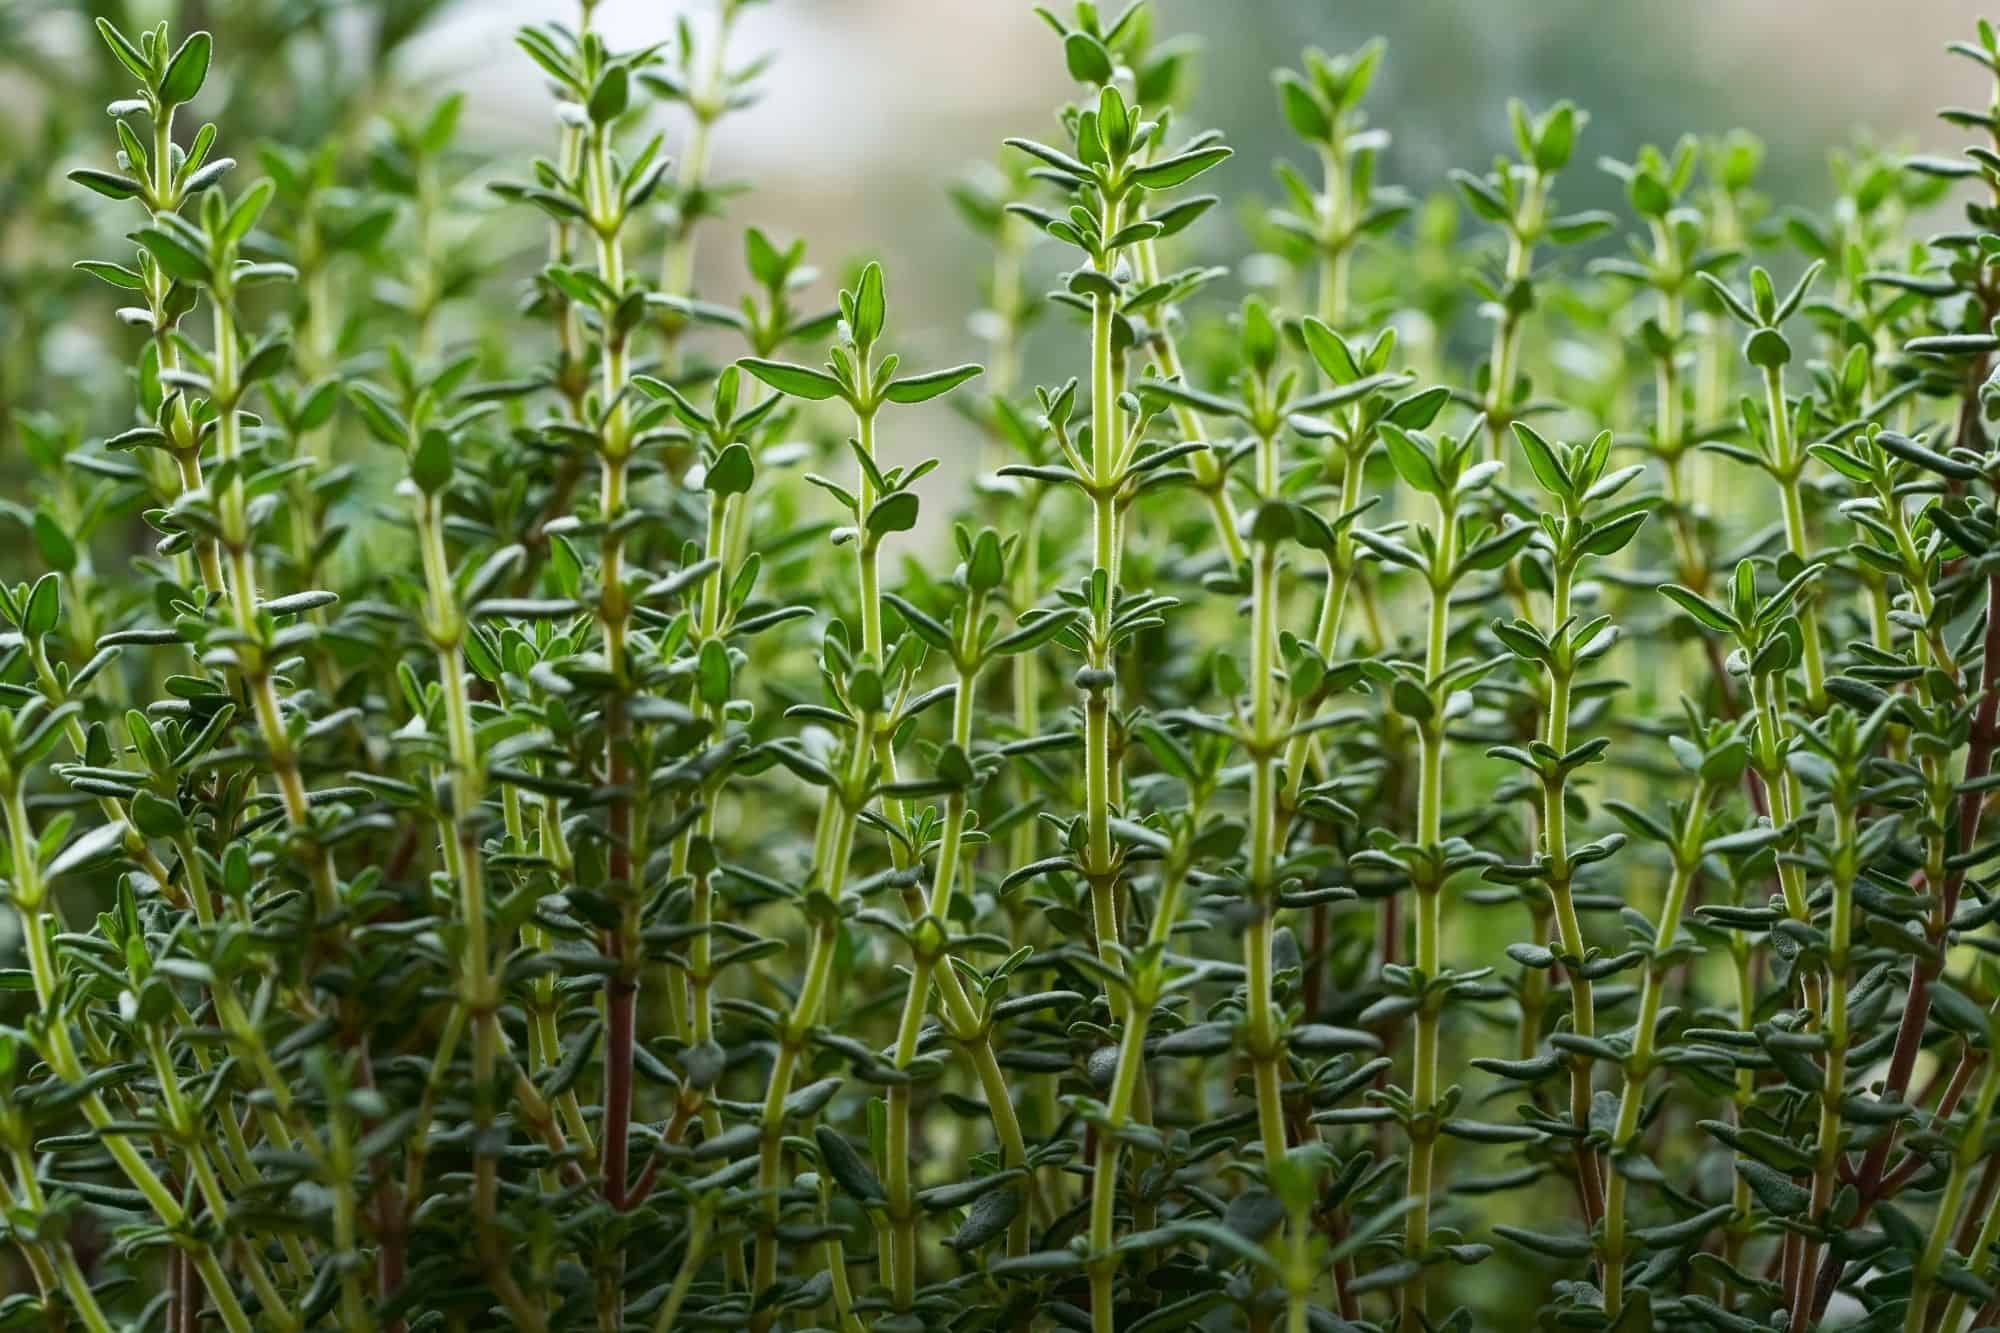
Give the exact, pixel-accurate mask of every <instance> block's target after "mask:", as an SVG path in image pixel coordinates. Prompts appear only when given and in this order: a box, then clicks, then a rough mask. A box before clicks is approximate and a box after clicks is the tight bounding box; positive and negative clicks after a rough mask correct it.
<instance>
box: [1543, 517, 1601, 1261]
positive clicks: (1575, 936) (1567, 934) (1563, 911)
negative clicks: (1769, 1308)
mask: <svg viewBox="0 0 2000 1333" xmlns="http://www.w3.org/2000/svg"><path fill="white" fill-rule="evenodd" d="M1571 518H1572V520H1573V518H1574V516H1573V515H1572V516H1571ZM1554 573H1555V582H1554V589H1553V593H1552V598H1551V610H1550V613H1549V621H1550V636H1551V638H1552V639H1555V640H1557V641H1559V643H1560V644H1562V645H1564V646H1561V647H1559V648H1558V650H1557V658H1556V660H1557V665H1556V666H1555V667H1554V668H1553V669H1552V670H1551V672H1550V677H1549V717H1548V731H1547V735H1546V737H1545V739H1546V740H1547V742H1548V746H1549V748H1550V749H1551V750H1554V751H1555V752H1556V754H1558V755H1562V754H1565V753H1567V752H1568V750H1569V713H1570V685H1571V679H1572V673H1573V672H1574V670H1575V663H1574V662H1572V661H1571V660H1570V650H1569V648H1568V647H1567V644H1568V634H1569V631H1568V628H1567V625H1568V622H1569V618H1570V596H1571V589H1572V587H1573V585H1574V583H1575V580H1576V566H1575V564H1574V563H1572V562H1570V561H1568V560H1561V559H1559V560H1557V561H1556V562H1555V567H1554ZM1566 787H1567V782H1566V779H1565V777H1564V776H1563V775H1562V774H1561V773H1560V772H1558V773H1557V774H1556V775H1555V776H1552V777H1551V778H1550V779H1549V780H1548V781H1547V783H1546V785H1545V786H1544V788H1543V800H1542V840H1543V851H1544V853H1545V854H1546V855H1547V857H1548V858H1549V871H1548V885H1549V898H1550V901H1551V902H1552V903H1553V904H1554V906H1555V921H1556V933H1557V938H1558V939H1559V940H1560V942H1561V944H1562V948H1563V953H1564V954H1565V955H1567V956H1568V957H1570V958H1573V959H1576V960H1578V961H1579V962H1581V960H1582V959H1583V956H1584V940H1583V925H1582V923H1581V922H1580V921H1579V920H1578V918H1577V915H1576V899H1575V893H1574V886H1573V885H1572V884H1571V868H1570V861H1569V808H1568V804H1567V793H1566ZM1565 971H1566V972H1567V973H1568V979H1569V991H1570V1027H1571V1030H1573V1031H1574V1032H1575V1033H1576V1034H1577V1035H1578V1036H1582V1037H1590V1036H1595V1035H1596V1032H1597V1015H1596V1001H1595V998H1594V997H1593V994H1592V988H1591V984H1590V978H1589V977H1587V976H1585V975H1584V974H1583V971H1582V969H1581V968H1580V967H1567V968H1565ZM1591 1067H1592V1061H1591V1059H1590V1057H1589V1056H1586V1055H1582V1054H1579V1053H1575V1052H1572V1053H1571V1054H1570V1056H1569V1113H1570V1119H1571V1120H1572V1121H1573V1122H1574V1123H1575V1125H1576V1127H1577V1129H1578V1130H1588V1129H1589V1127H1590V1098H1591ZM1576 1166H1577V1176H1578V1180H1579V1183H1580V1184H1581V1186H1582V1190H1583V1200H1584V1213H1585V1216H1586V1217H1587V1218H1588V1219H1589V1220H1591V1221H1593V1222H1594V1221H1595V1220H1596V1219H1597V1218H1598V1217H1599V1216H1601V1215H1602V1212H1603V1209H1604V1181H1603V1178H1602V1175H1601V1173H1600V1171H1599V1169H1598V1162H1597V1156H1596V1154H1595V1153H1593V1152H1592V1151H1591V1150H1590V1149H1589V1148H1588V1147H1586V1146H1584V1145H1583V1144H1582V1142H1581V1141H1579V1142H1578V1145H1577V1149H1576Z"/></svg>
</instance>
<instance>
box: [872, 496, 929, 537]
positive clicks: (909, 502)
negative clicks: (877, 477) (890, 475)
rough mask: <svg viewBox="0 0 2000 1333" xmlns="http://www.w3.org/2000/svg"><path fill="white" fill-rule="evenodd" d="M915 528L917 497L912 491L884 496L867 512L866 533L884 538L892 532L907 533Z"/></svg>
mask: <svg viewBox="0 0 2000 1333" xmlns="http://www.w3.org/2000/svg"><path fill="white" fill-rule="evenodd" d="M916 526H917V496H916V492H914V491H897V492H896V493H895V494H894V495H885V496H883V497H882V498H881V499H880V500H878V501H876V502H875V507H874V508H873V509H871V510H869V511H868V532H869V535H871V536H874V537H886V536H887V535H888V534H890V533H892V532H908V531H909V530H910V529H911V528H914V527H916Z"/></svg>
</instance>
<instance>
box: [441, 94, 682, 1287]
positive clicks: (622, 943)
mask: <svg viewBox="0 0 2000 1333" xmlns="http://www.w3.org/2000/svg"><path fill="white" fill-rule="evenodd" d="M584 171H585V181H586V185H587V188H588V194H589V199H590V226H591V228H592V230H594V231H595V232H596V236H597V269H598V276H599V277H600V278H601V279H603V281H604V284H605V286H606V287H607V288H609V289H610V291H611V292H612V294H613V300H614V301H615V300H616V299H618V298H622V297H623V296H624V294H625V247H624V241H623V239H622V238H621V235H620V229H621V227H622V224H623V221H624V219H623V217H622V216H621V214H620V211H619V210H620V208H621V204H620V203H619V201H618V199H617V188H616V184H615V180H614V176H613V166H612V160H611V127H610V126H609V125H595V126H593V127H592V128H591V130H590V131H589V136H588V142H587V145H586V149H585V161H584ZM602 325H603V347H602V349H601V352H600V358H599V370H600V374H601V376H602V384H601V385H600V392H601V394H602V396H603V413H604V417H603V422H602V425H601V428H600V433H599V435H600V437H599V441H598V450H599V464H600V467H599V495H598V510H599V515H598V517H599V521H600V522H601V523H602V524H603V525H604V535H603V538H602V540H601V542H600V545H599V554H598V569H599V573H598V581H599V584H600V588H601V591H600V593H599V600H598V607H597V613H598V622H599V625H600V626H601V628H602V630H603V635H604V658H605V667H606V670H607V671H608V672H609V674H610V676H611V679H612V685H611V693H610V694H609V695H608V696H607V697H606V699H605V702H604V761H605V762H604V767H605V775H606V778H607V781H608V783H609V785H610V788H611V791H612V796H611V800H610V804H609V806H608V809H607V814H606V825H607V834H608V839H609V843H610V849H609V857H608V864H607V867H606V875H607V878H608V880H609V886H610V888H611V891H612V894H613V896H614V897H616V898H617V900H618V906H619V922H618V924H617V925H616V926H615V927H613V928H611V929H610V930H607V931H606V932H605V939H604V945H605V953H606V954H607V955H608V956H609V957H610V958H611V959H612V960H613V961H614V963H615V964H616V967H615V970H614V971H613V972H612V973H611V974H610V975H608V976H606V978H605V981H604V1008H605V1044H604V1151H603V1168H604V1198H605V1202H607V1203H609V1204H610V1205H611V1207H612V1208H613V1209H614V1210H616V1211H620V1212H622V1211H624V1210H625V1208H626V1207H627V1206H628V1197H629V1189H630V1173H631V1161H630V1157H631V1129H632V1096H633V1084H632V1063H633V1047H634V1045H635V1043H636V1041H637V1035H636V1023H635V1016H636V1012H637V1009H638V1002H639V985H640V975H641V971H642V969H643V967H644V962H645V960H644V957H643V949H642V946H641V943H640V939H639V928H640V919H639V913H640V908H641V893H640V887H639V886H638V885H637V884H635V883H634V882H633V870H634V867H635V866H643V865H644V864H645V856H644V849H643V848H642V847H640V846H639V845H637V830H638V824H639V821H638V820H636V819H635V816H634V809H633V806H634V802H633V799H632V792H631V790H630V788H631V784H632V780H633V775H632V772H631V759H630V755H629V754H628V749H629V743H630V738H631V724H630V719H629V718H628V716H627V713H626V697H627V695H628V694H629V693H630V692H631V690H632V688H633V685H632V680H631V663H630V660H629V653H628V650H627V645H626V640H627V637H628V635H629V633H630V624H631V607H630V605H629V604H628V601H627V594H626V591H625V533H626V526H625V524H624V523H623V522H622V521H621V520H622V519H623V518H624V515H625V509H626V504H627V492H628V486H629V464H630V455H631V441H630V439H629V424H628V414H627V411H626V405H625V402H624V391H625V388H626V382H627V379H628V377H629V365H628V361H627V345H626V333H625V332H624V331H622V330H620V329H619V328H618V327H617V324H616V321H615V320H614V319H613V318H612V312H611V311H610V310H606V311H604V313H603V315H602ZM474 1050H475V1053H476V1052H477V1050H478V1046H477V1033H476V1031H475V1046H474ZM613 1262H614V1263H615V1262H616V1261H615V1260H614V1261H613Z"/></svg>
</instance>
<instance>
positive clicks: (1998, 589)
mask: <svg viewBox="0 0 2000 1333" xmlns="http://www.w3.org/2000/svg"><path fill="white" fill-rule="evenodd" d="M1983 653H1984V656H1983V659H1982V661H1981V664H1980V686H1979V705H1978V709H1977V711H1976V712H1975V713H1974V714H1973V719H1972V734H1971V739H1970V743H1969V744H1968V746H1967V747H1966V754H1965V776H1964V779H1963V781H1964V783H1965V784H1966V785H1967V786H1968V787H1974V789H1973V790H1968V791H1966V792H1964V793H1963V794H1962V795H1961V796H1960V797H1959V799H1958V819H1957V821H1956V822H1957V826H1958V846H1959V847H1960V848H1961V849H1964V848H1969V847H1971V846H1972V845H1973V843H1974V842H1976V841H1977V840H1978V835H1979V818H1980V812H1981V810H1982V808H1983V806H1984V801H1983V795H1984V793H1983V792H1981V791H1979V790H1977V789H1976V786H1975V784H1976V783H1977V781H1978V779H1980V778H1983V777H1985V776H1986V775H1987V773H1988V772H1990V771H1991V770H1992V767H1993V747H1994V743H1995V740H1996V738H2000V733H1997V732H1996V730H1995V725H1994V722H1995V712H1996V710H2000V692H1996V691H1995V688H1994V685H1995V681H1994V674H1995V671H1996V668H2000V574H1989V575H1987V577H1986V635H1985V646H1984V649H1983ZM1964 884H1965V872H1964V871H1963V870H1952V871H1949V872H1947V873H1946V875H1945V879H1944V885H1943V892H1942V893H1941V894H1940V895H1939V901H1938V909H1937V912H1936V914H1935V915H1934V916H1933V917H1932V918H1931V923H1930V926H1929V928H1928V929H1927V930H1926V932H1925V934H1926V937H1927V943H1929V945H1930V947H1931V955H1930V956H1929V957H1927V958H1925V959H1923V960H1921V961H1920V962H1918V964H1917V966H1916V969H1915V970H1914V971H1913V972H1912V974H1911V976H1910V993H1909V997H1908V998H1907V999H1906V1000H1905V1001H1904V1004H1903V1021H1902V1023H1901V1024H1900V1025H1899V1026H1898V1027H1897V1029H1896V1046H1895V1050H1894V1052H1893V1054H1891V1056H1890V1058H1889V1073H1888V1076H1887V1077H1886V1078H1885V1079H1884V1081H1883V1088H1882V1100H1884V1101H1899V1100H1901V1099H1902V1097H1903V1095H1904V1094H1905V1093H1906V1092H1908V1091H1909V1087H1910V1077H1911V1075H1912V1073H1913V1072H1914V1071H1915V1069H1916V1064H1917V1055H1918V1054H1919V1053H1920V1052H1921V1051H1922V1049H1923V1044H1924V1028H1925V1026H1926V1025H1927V1024H1928V1023H1929V1022H1930V1014H1931V985H1932V983H1933V982H1935V981H1936V980H1937V979H1938V977H1939V975H1940V974H1942V973H1943V971H1944V955H1945V945H1946V940H1947V934H1948V932H1949V931H1950V929H1951V918H1952V916H1953V914H1954V913H1956V911H1957V910H1958V895H1959V891H1960V890H1961V889H1962V888H1963V887H1964ZM1895 1142H1896V1131H1895V1127H1893V1126H1892V1127H1891V1128H1890V1130H1889V1132H1888V1133H1886V1134H1884V1135H1883V1136H1882V1137H1881V1139H1880V1140H1879V1141H1878V1142H1877V1143H1876V1144H1875V1146H1874V1147H1872V1148H1870V1149H1869V1150H1868V1155H1867V1157H1865V1158H1864V1159H1863V1160H1862V1163H1861V1174H1860V1194H1861V1211H1860V1213H1859V1214H1857V1215H1856V1217H1855V1218H1854V1220H1853V1221H1852V1222H1851V1223H1850V1224H1849V1225H1850V1226H1851V1227H1852V1226H1859V1225H1860V1224H1861V1222H1862V1220H1863V1219H1864V1218H1866V1217H1867V1215H1868V1209H1869V1208H1870V1207H1872V1206H1873V1205H1874V1204H1876V1203H1878V1202H1880V1201H1881V1200H1882V1199H1883V1198H1885V1197H1886V1196H1887V1195H1888V1194H1889V1193H1890V1191H1889V1190H1888V1188H1887V1183H1888V1181H1887V1176H1886V1171H1887V1168H1888V1164H1889V1153H1890V1151H1891V1150H1892V1149H1893V1148H1894V1146H1895ZM1844 1267H1845V1265H1844V1264H1842V1263H1841V1261H1840V1260H1839V1259H1837V1258H1835V1257H1834V1256H1833V1255H1832V1254H1829V1255H1828V1256H1827V1258H1826V1262H1825V1263H1823V1264H1822V1265H1820V1270H1819V1281H1818V1283H1817V1284H1816V1285H1815V1287H1814V1291H1813V1315H1814V1317H1815V1318H1818V1317H1820V1316H1822V1315H1824V1314H1825V1312H1826V1307H1827V1303H1828V1302H1829V1301H1831V1300H1832V1299H1833V1293H1834V1291H1835V1290H1836V1289H1837V1288H1838V1287H1839V1286H1840V1275H1841V1272H1842V1270H1843V1268H1844Z"/></svg>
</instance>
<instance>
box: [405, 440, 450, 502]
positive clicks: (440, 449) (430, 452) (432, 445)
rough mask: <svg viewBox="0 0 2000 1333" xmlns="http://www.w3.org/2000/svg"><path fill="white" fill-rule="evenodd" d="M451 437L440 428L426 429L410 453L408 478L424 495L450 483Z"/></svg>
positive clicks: (430, 493) (439, 489)
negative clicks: (413, 450)
mask: <svg viewBox="0 0 2000 1333" xmlns="http://www.w3.org/2000/svg"><path fill="white" fill-rule="evenodd" d="M451 472H452V464H451V439H450V438H449V437H448V436H447V435H446V434H445V433H444V432H443V431H441V430H427V431H425V432H424V437H423V439H421V440H419V441H418V442H417V447H416V450H415V452H413V453H412V454H411V455H410V480H411V481H414V482H415V483H416V484H417V489H418V490H420V491H422V492H423V493H424V494H425V495H436V494H437V493H438V492H439V491H441V490H443V489H444V488H445V487H447V486H449V485H451Z"/></svg>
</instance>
